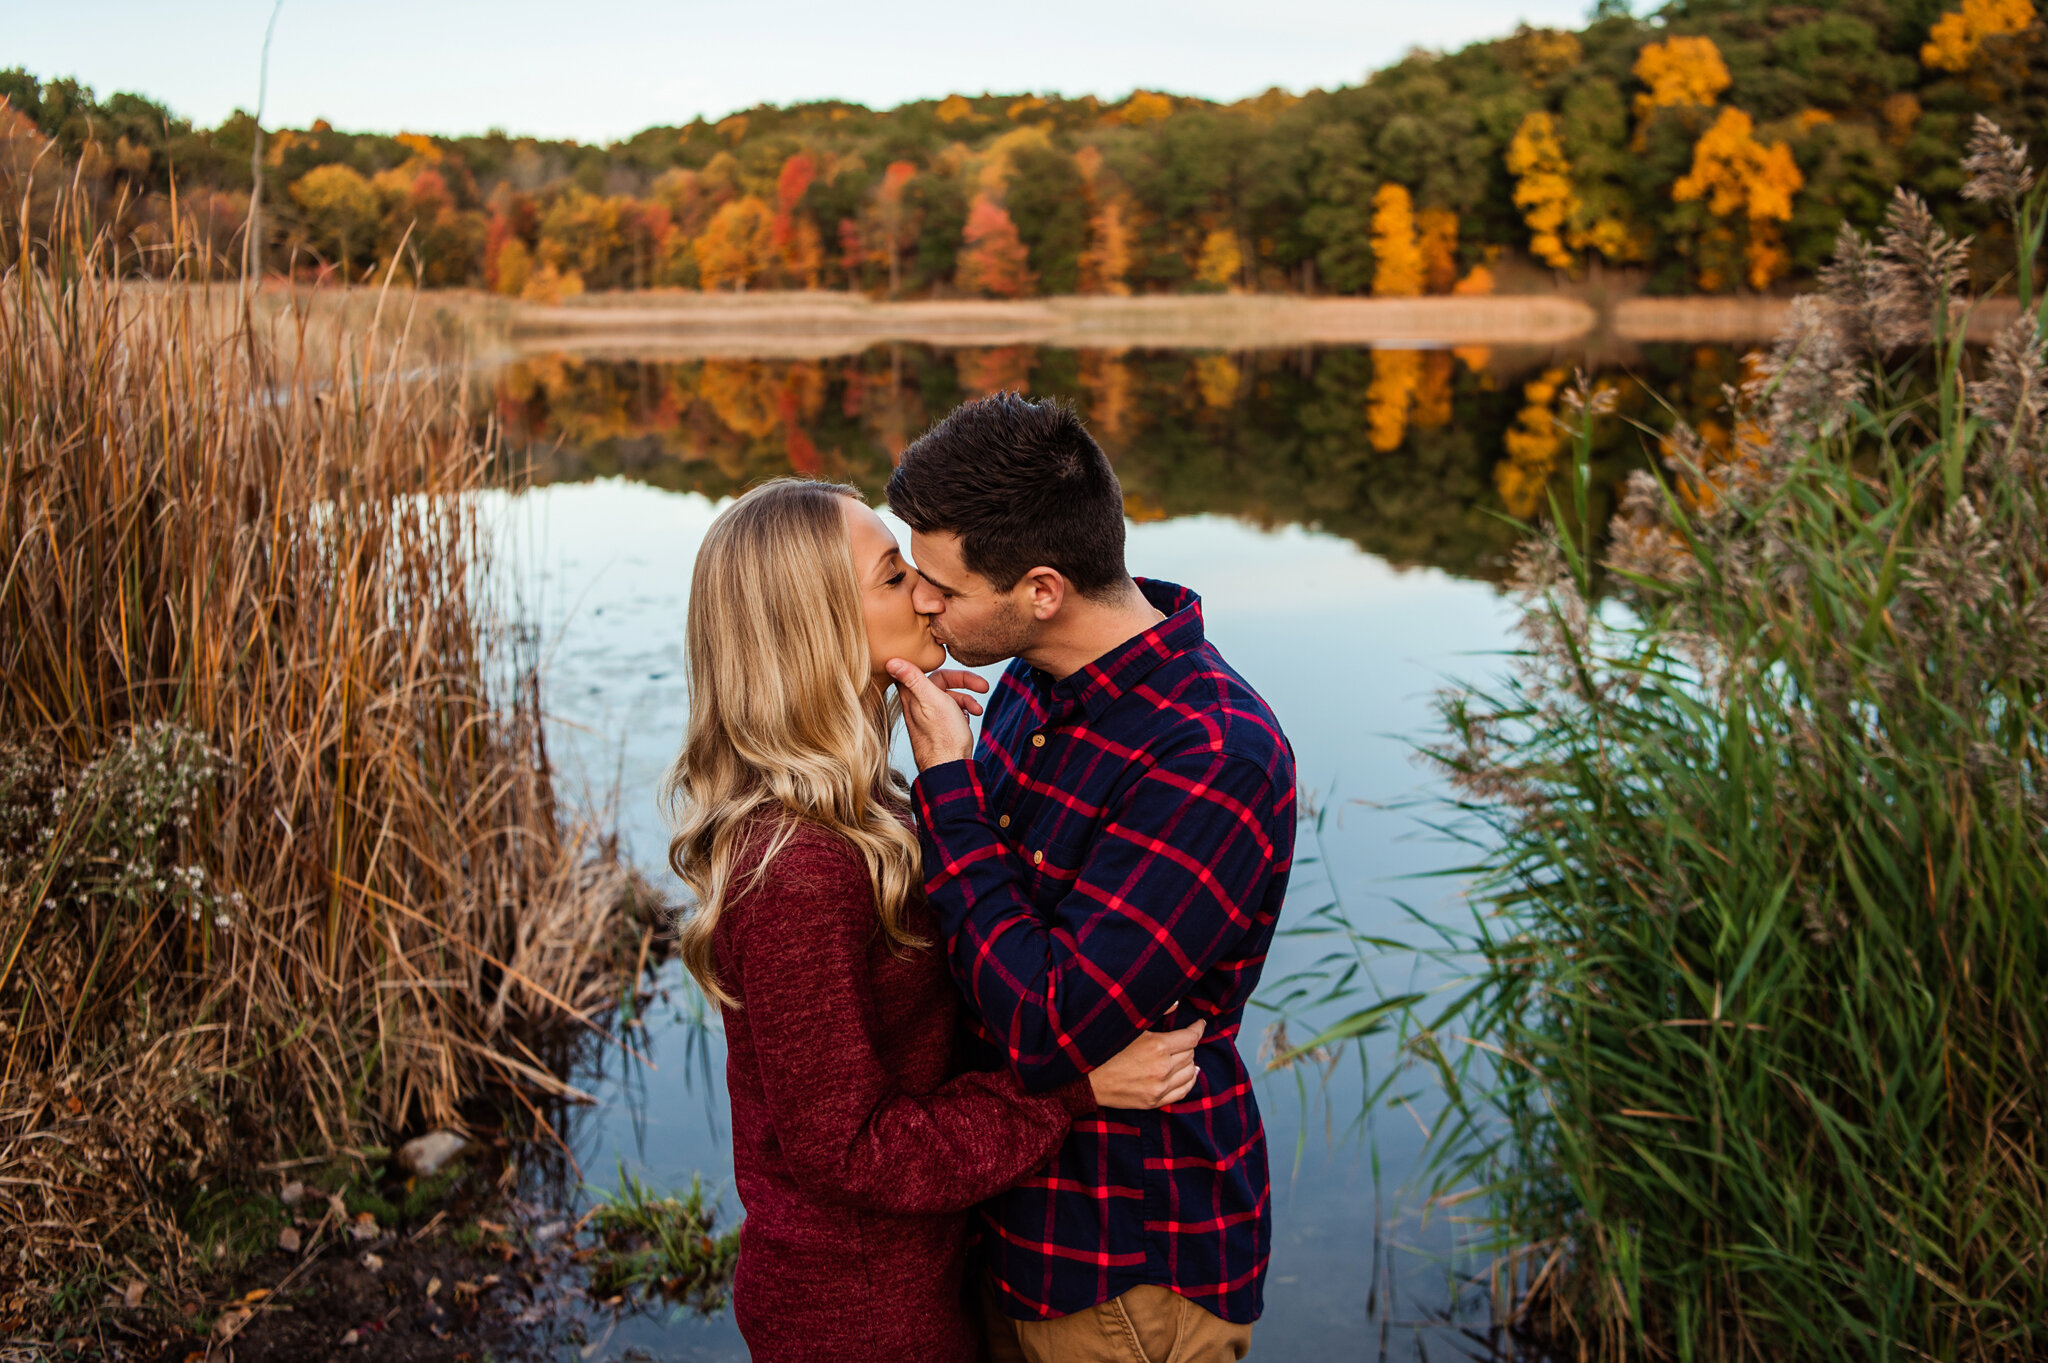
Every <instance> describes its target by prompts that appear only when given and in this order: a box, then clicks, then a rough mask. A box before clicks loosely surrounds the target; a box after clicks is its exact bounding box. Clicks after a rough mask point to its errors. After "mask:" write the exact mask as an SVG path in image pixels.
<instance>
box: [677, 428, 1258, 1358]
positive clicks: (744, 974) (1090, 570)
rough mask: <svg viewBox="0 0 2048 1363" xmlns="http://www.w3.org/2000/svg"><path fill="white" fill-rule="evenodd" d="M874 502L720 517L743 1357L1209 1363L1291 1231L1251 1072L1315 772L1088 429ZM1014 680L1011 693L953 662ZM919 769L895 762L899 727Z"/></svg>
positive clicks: (694, 735)
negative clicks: (1307, 788)
mask: <svg viewBox="0 0 2048 1363" xmlns="http://www.w3.org/2000/svg"><path fill="white" fill-rule="evenodd" d="M888 501H889V506H890V509H891V510H892V511H894V512H895V513H896V515H897V516H899V517H900V518H901V519H902V520H903V521H904V522H905V523H907V524H908V525H909V526H910V528H911V545H910V547H911V551H912V556H913V557H914V559H915V561H916V566H915V567H913V566H912V564H911V562H910V561H909V560H907V559H905V558H904V556H903V554H902V551H901V549H900V547H899V546H898V545H897V543H896V540H895V537H894V536H893V535H892V534H891V533H890V531H889V529H888V527H887V526H886V525H885V524H884V523H883V521H882V519H881V518H880V517H879V516H877V515H876V514H875V513H874V512H873V511H872V510H870V509H869V508H868V506H867V505H866V503H865V502H864V501H863V500H862V499H861V497H860V495H859V494H858V492H856V491H855V490H854V489H852V488H849V487H842V486H838V485H835V484H831V483H823V482H815V481H810V480H805V479H796V478H782V479H777V480H775V481H773V482H769V483H766V484H763V485H762V486H759V487H756V488H754V489H753V490H752V491H750V492H748V493H746V495H744V496H742V497H740V498H739V499H738V500H736V501H735V502H733V504H732V505H731V506H729V507H727V508H726V509H725V510H724V511H723V512H721V513H720V514H719V516H718V518H717V519H716V520H715V521H714V522H713V523H712V526H711V528H710V531H709V532H708V533H707V535H706V536H705V539H704V543H703V547H702V548H701V549H700V550H699V552H698V555H697V562H696V568H695V571H694V574H693V576H692V579H691V586H690V603H689V626H688V642H687V647H688V654H689V679H690V680H689V685H690V698H689V699H690V718H689V730H688V734H687V736H686V737H685V739H684V743H683V748H682V752H681V753H680V754H679V755H678V757H677V759H676V762H675V766H674V769H673V770H672V772H671V773H670V776H669V779H668V787H667V793H668V796H669V800H670V805H671V815H672V818H673V821H674V826H675V829H676V832H675V837H674V840H673V842H672V843H671V845H670V848H669V861H670V864H671V866H672V867H673V868H674V870H675V872H676V874H677V875H679V876H681V877H682V879H683V880H684V881H685V882H686V883H687V884H688V885H689V887H690V889H691V890H692V891H693V892H694V897H695V903H694V905H693V907H691V908H690V909H689V910H688V911H687V912H686V914H685V916H684V917H683V918H682V920H681V923H680V926H679V929H678V934H679V938H680V945H681V951H682V956H683V960H684V962H685V963H686V964H687V965H688V967H689V969H690V971H691V973H692V974H693V975H694V976H695V977H696V979H697V981H698V983H699V984H700V985H701V986H702V987H703V988H704V989H705V991H706V992H707V993H708V994H710V995H711V997H713V998H714V999H716V1000H717V1001H718V1003H719V1005H720V1007H721V1010H722V1012H723V1015H724V1023H725V1033H726V1044H727V1056H726V1082H727V1088H728V1090H729V1092H730V1095H731V1099H732V1130H733V1162H734V1166H735V1170H736V1174H737V1181H738V1185H739V1195H740V1200H741V1202H742V1203H744V1204H745V1207H746V1213H747V1215H746V1220H745V1222H744V1223H743V1225H742V1227H741V1231H740V1255H739V1266H738V1270H737V1273H736V1276H735V1279H734V1284H733V1307H734V1312H735V1315H736V1316H737V1318H738V1322H739V1327H740V1332H741V1334H742V1335H744V1336H745V1338H746V1342H747V1346H748V1348H749V1350H750V1351H751V1353H752V1356H753V1358H754V1360H755V1363H784V1361H785V1360H836V1359H857V1360H862V1361H863V1363H885V1361H888V1363H893V1361H895V1360H902V1361H903V1363H950V1361H952V1360H958V1361H959V1363H971V1361H972V1360H975V1359H980V1358H992V1359H995V1360H1014V1359H1028V1360H1032V1361H1033V1363H1051V1361H1054V1360H1057V1361H1058V1363H1069V1361H1073V1363H1084V1361H1085V1363H1092V1361H1094V1360H1116V1363H1222V1360H1227V1359H1239V1358H1242V1357H1243V1356H1244V1354H1245V1351H1246V1350H1247V1349H1248V1348H1249V1347H1250V1343H1251V1332H1252V1323H1253V1322H1254V1321H1256V1320H1257V1319H1258V1317H1259V1313H1260V1310H1261V1307H1262V1304H1263V1297H1264V1287H1265V1276H1266V1263H1267V1257H1268V1253H1269V1251H1270V1248H1271V1244H1272V1195H1271V1194H1272V1189H1271V1183H1270V1179H1269V1176H1268V1172H1267V1165H1266V1140H1265V1130H1264V1127H1263V1125H1262V1124H1261V1122H1260V1118H1259V1111H1258V1106H1257V1104H1256V1103H1255V1101H1254V1100H1253V1095H1252V1086H1251V1077H1250V1075H1249V1073H1248V1072H1247V1070H1246V1068H1245V1064H1244V1060H1243V1058H1242V1057H1241V1056H1240V1055H1239V1053H1238V1048H1237V1040H1238V1034H1239V1030H1240V1029H1241V1027H1242V1026H1243V1019H1244V1009H1245V1004H1246V1003H1247V1001H1248V1000H1249V999H1250V997H1251V994H1252V991H1253V989H1254V988H1255V987H1256V986H1257V984H1258V980H1259V973H1260V970H1261V968H1262V967H1263V965H1264V963H1265V959H1266V952H1267V949H1268V946H1269V945H1270V943H1271V941H1272V937H1273V931H1274V926H1275V923H1276V922H1277V920H1278V918H1279V915H1280V904H1281V900H1282V898H1283V896H1284V894H1285V892H1286V888H1287V875H1288V869H1289V866H1290V864H1291V861H1292V857H1293V849H1294V824H1295V804H1294V798H1295V795H1294V756H1293V753H1292V750H1291V749H1290V748H1289V746H1288V744H1287V740H1286V738H1285V736H1284V735H1283V734H1282V733H1281V731H1280V726H1279V724H1278V722H1277V721H1276V720H1275V719H1274V717H1273V712H1272V711H1271V710H1270V709H1269V708H1267V706H1266V704H1265V702H1264V701H1263V700H1261V699H1260V698H1259V696H1258V694H1257V693H1256V692H1254V691H1253V690H1252V688H1251V687H1250V686H1248V685H1247V684H1246V683H1245V681H1244V679H1243V678H1241V677H1240V676H1238V674H1237V673H1236V672H1235V671H1234V670H1232V668H1231V667H1230V665H1229V664H1228V663H1226V662H1225V661H1224V660H1223V658H1222V656H1221V655H1220V654H1219V653H1218V652H1217V650H1216V649H1215V647H1214V646H1213V645H1211V644H1210V643H1209V642H1208V641H1207V639H1206V638H1205V637H1204V634H1203V626H1202V606H1201V601H1200V599H1199V598H1198V597H1197V596H1196V595H1195V594H1194V593H1193V592H1192V591H1189V590H1187V589H1186V588H1184V587H1179V586H1175V585H1173V584H1171V583H1166V582H1159V581H1147V580H1144V579H1133V578H1132V577H1131V575H1130V573H1129V571H1128V570H1127V569H1126V568H1125V565H1124V503H1123V492H1122V489H1121V488H1120V487H1119V486H1118V483H1117V478H1116V474H1115V472H1114V471H1113V470H1112V469H1111V467H1110V463H1109V460H1108V458H1107V457H1106V456H1105V455H1104V454H1103V452H1102V449H1101V447H1100V446H1098V445H1097V444H1096V442H1095V440H1094V439H1093V437H1091V436H1090V435H1089V434H1088V431H1087V429H1086V427H1085V426H1084V425H1083V424H1082V422H1081V420H1080V419H1079V417H1077V416H1076V415H1075V414H1074V412H1073V411H1072V410H1071V409H1070V408H1068V407H1066V406H1064V405H1061V404H1059V403H1056V402H1050V401H1047V402H1033V401H1029V400H1027V399H1025V398H1023V397H1020V396H1018V395H1016V394H1013V393H998V394H996V395H994V396H991V397H986V398H982V399H979V400H976V401H973V402H969V403H967V404H965V405H963V406H961V407H959V408H957V409H956V410H955V411H953V412H952V413H951V414H950V415H949V416H947V417H946V418H945V419H944V420H942V421H940V422H939V423H938V424H937V425H936V426H934V427H932V429H931V430H930V431H928V432H927V433H926V434H925V435H923V436H921V437H920V438H919V439H918V440H916V441H915V442H914V443H912V444H911V445H910V446H909V447H908V448H907V449H905V450H904V451H903V454H902V458H901V460H900V462H899V464H898V466H897V468H896V471H895V473H894V474H893V475H892V476H891V478H890V480H889V488H888ZM948 653H951V655H952V657H953V659H954V661H956V662H958V663H960V664H964V665H965V666H967V667H977V666H982V665H984V664H990V663H996V662H1001V661H1003V660H1005V659H1008V660H1009V667H1008V669H1007V670H1006V671H1005V672H1004V673H1003V675H1002V678H1001V680H1000V681H999V682H998V683H997V685H996V688H995V691H994V694H993V695H991V696H989V699H988V701H987V713H986V714H985V715H983V716H982V725H981V737H980V741H979V743H978V744H977V743H976V742H975V740H974V738H973V735H972V731H971V728H970V725H969V721H968V716H969V715H970V714H982V710H983V705H982V702H981V701H980V700H978V699H977V698H976V695H977V694H986V693H987V692H988V691H989V687H988V683H987V682H985V681H983V680H982V679H981V678H980V677H978V676H976V675H975V674H974V673H972V672H968V671H965V670H955V669H943V668H942V664H944V662H945V661H946V655H947V654H948ZM899 716H900V718H901V719H902V721H903V723H904V725H905V727H906V729H907V730H908V734H909V739H910V749H911V753H912V756H913V757H914V758H915V760H916V763H917V768H918V775H917V777H916V779H915V780H914V781H909V782H906V781H905V780H904V778H903V777H902V776H901V775H900V774H898V773H897V772H896V771H895V770H893V769H892V768H891V766H890V760H889V753H890V743H891V737H892V734H893V731H894V726H895V723H896V721H897V719H898V717H899Z"/></svg>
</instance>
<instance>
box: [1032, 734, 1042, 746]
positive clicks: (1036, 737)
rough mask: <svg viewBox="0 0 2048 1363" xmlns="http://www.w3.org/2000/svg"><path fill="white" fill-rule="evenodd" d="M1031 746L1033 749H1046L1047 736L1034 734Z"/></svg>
mask: <svg viewBox="0 0 2048 1363" xmlns="http://www.w3.org/2000/svg"><path fill="white" fill-rule="evenodd" d="M1031 746H1032V747H1034V748H1042V747H1044V746H1045V735H1044V734H1033V735H1031Z"/></svg>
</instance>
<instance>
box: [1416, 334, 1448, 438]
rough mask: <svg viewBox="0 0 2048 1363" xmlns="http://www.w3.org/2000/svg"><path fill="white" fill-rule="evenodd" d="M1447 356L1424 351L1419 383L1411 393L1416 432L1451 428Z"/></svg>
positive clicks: (1433, 351)
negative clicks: (1412, 393)
mask: <svg viewBox="0 0 2048 1363" xmlns="http://www.w3.org/2000/svg"><path fill="white" fill-rule="evenodd" d="M1451 366H1452V358H1451V352H1450V351H1448V350H1427V351H1424V352H1423V354H1422V382H1421V383H1420V384H1419V385H1417V387H1416V389H1415V413H1414V417H1413V420H1414V422H1415V426H1416V429H1418V430H1424V431H1434V430H1436V429H1438V428H1439V427H1443V426H1448V425H1450V424H1451Z"/></svg>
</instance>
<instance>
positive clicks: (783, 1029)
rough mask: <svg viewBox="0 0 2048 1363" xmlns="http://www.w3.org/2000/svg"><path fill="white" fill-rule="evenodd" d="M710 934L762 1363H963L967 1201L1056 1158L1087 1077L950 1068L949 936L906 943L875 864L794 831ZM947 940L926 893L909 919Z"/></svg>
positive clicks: (744, 863)
mask: <svg viewBox="0 0 2048 1363" xmlns="http://www.w3.org/2000/svg"><path fill="white" fill-rule="evenodd" d="M756 825H757V826H756V828H755V829H753V830H752V832H751V836H750V837H749V838H748V839H747V843H748V845H749V847H750V851H749V853H748V854H746V855H743V857H742V858H741V859H740V860H739V861H738V863H737V864H736V866H735V868H734V869H735V875H734V881H735V885H736V891H735V893H734V894H733V896H732V898H731V899H730V900H729V901H728V903H727V905H726V907H725V909H724V911H723V912H722V913H721V914H720V916H719V921H718V927H717V930H716V932H715V933H714V936H713V946H714V952H715V961H716V968H717V971H718V978H719V982H720V983H721V984H722V985H723V986H724V987H725V989H726V991H727V992H728V993H730V994H732V995H733V996H734V997H735V998H737V999H738V1000H739V1001H740V1006H739V1007H738V1008H727V1009H725V1010H724V1012H725V1035H726V1062H725V1064H726V1087H727V1090H728V1091H729V1092H730V1094H731V1096H732V1133H733V1164H734V1168H735V1171H736V1173H737V1175H738V1180H739V1194H740V1201H741V1202H742V1203H744V1204H745V1206H746V1212H747V1216H746V1221H745V1222H744V1223H743V1224H742V1226H741V1228H740V1257H739V1268H738V1272H737V1276H736V1277H735V1280H734V1283H733V1310H734V1314H735V1315H736V1316H737V1317H738V1319H739V1327H740V1333H741V1334H742V1335H744V1336H745V1337H746V1341H747V1347H748V1349H749V1350H750V1351H751V1352H752V1354H753V1358H754V1363H781V1360H799V1359H801V1360H812V1359H839V1358H848V1359H861V1360H864V1363H886V1360H892V1359H901V1360H905V1361H906V1363H910V1361H911V1360H915V1361H916V1363H944V1361H945V1360H954V1359H957V1360H961V1361H962V1363H968V1361H969V1360H972V1359H973V1358H974V1357H975V1356H976V1354H977V1352H978V1344H977V1339H976V1331H975V1330H974V1328H973V1326H972V1325H971V1323H970V1322H969V1319H968V1317H967V1314H966V1310H965V1308H964V1306H963V1297H962V1293H961V1287H962V1284H961V1274H962V1267H963V1260H964V1258H965V1253H966V1243H967V1211H968V1209H969V1208H970V1207H972V1206H973V1205H974V1204H975V1203H977V1202H980V1201H982V1200H983V1199H985V1198H987V1197H989V1196H990V1195H991V1194H993V1193H996V1192H998V1191H1000V1190H1002V1189H1004V1188H1006V1187H1008V1186H1010V1185H1011V1184H1013V1183H1015V1182H1017V1181H1018V1180H1019V1179H1021V1178H1023V1177H1024V1176H1025V1175H1027V1174H1029V1173H1031V1172H1032V1171H1033V1170H1035V1169H1037V1168H1039V1167H1040V1166H1042V1165H1043V1164H1045V1162H1046V1161H1047V1160H1048V1159H1049V1158H1051V1156H1052V1154H1053V1152H1054V1151H1055V1150H1057V1149H1058V1148H1059V1145H1060V1142H1061V1140H1062V1139H1063V1138H1064V1137H1065V1136H1066V1133H1067V1127H1068V1125H1069V1123H1070V1122H1071V1120H1072V1118H1073V1117H1074V1116H1077V1115H1082V1114H1086V1113H1088V1112H1092V1111H1093V1110H1094V1108H1095V1102H1094V1098H1093V1095H1092V1094H1091V1093H1090V1091H1089V1087H1088V1082H1087V1080H1085V1079H1082V1080H1078V1081H1076V1082H1075V1083H1073V1084H1070V1085H1068V1086H1066V1087H1065V1088H1062V1089H1055V1090H1054V1091H1052V1092H1051V1093H1046V1094H1040V1095H1036V1096H1032V1095H1027V1094H1026V1093H1025V1092H1024V1091H1023V1089H1022V1088H1021V1087H1020V1086H1019V1085H1018V1083H1017V1081H1016V1079H1015V1078H1014V1077H1013V1076H1012V1075H1010V1074H1009V1073H1008V1072H1002V1073H992V1074H990V1073H969V1074H955V1072H954V1067H953V1017H954V1011H955V1009H956V1008H957V1007H958V1004H959V995H958V994H957V993H956V992H955V989H954V985H953V981H952V978H951V976H950V974H949V973H948V971H947V969H946V964H945V960H944V958H943V956H942V955H941V954H940V952H939V951H938V949H937V947H936V945H934V946H927V947H924V948H904V947H893V948H892V944H891V943H890V942H889V940H888V939H887V938H886V937H884V936H883V934H882V932H881V930H880V927H879V925H878V923H877V922H876V918H875V908H874V897H873V892H872V890H871V889H870V888H869V880H868V873H867V868H866V866H865V865H864V864H863V863H862V861H861V859H860V856H859V854H858V853H857V852H855V851H854V849H853V848H852V846H851V845H849V844H848V843H847V842H846V841H845V840H844V839H842V838H839V837H837V836H835V835H833V834H831V833H828V832H826V831H824V830H823V829H820V828H816V827H813V826H810V825H799V826H798V830H797V832H796V833H795V835H794V836H793V837H792V839H791V840H790V842H789V843H788V845H787V846H785V847H784V848H783V849H782V850H781V851H780V852H779V853H777V854H776V856H775V858H774V860H773V861H772V862H771V863H770V865H769V868H768V871H767V873H766V875H764V876H763V877H762V878H761V880H760V882H759V883H758V884H753V885H750V884H749V880H750V877H749V876H748V874H747V873H748V871H749V869H750V867H751V865H752V862H751V860H750V859H749V858H750V857H753V856H758V855H759V850H760V849H762V848H764V847H765V846H766V844H767V838H768V836H769V832H770V830H771V825H770V822H769V820H767V819H765V818H758V817H757V820H756ZM907 925H908V927H909V929H910V931H911V932H912V933H913V934H915V935H916V936H918V937H921V938H923V939H924V940H925V941H927V942H930V943H934V944H936V942H937V941H938V923H937V921H936V919H935V918H934V917H933V916H932V914H931V911H930V910H929V909H928V908H926V907H925V905H924V903H923V900H922V897H921V896H920V897H919V899H918V901H917V903H916V904H915V905H914V906H913V908H912V909H911V911H910V913H909V916H908V923H907Z"/></svg>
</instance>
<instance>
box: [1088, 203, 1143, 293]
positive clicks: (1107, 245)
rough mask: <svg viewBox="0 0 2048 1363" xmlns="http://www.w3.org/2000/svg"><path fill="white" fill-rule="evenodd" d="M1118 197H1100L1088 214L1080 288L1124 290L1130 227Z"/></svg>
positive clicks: (1128, 256)
mask: <svg viewBox="0 0 2048 1363" xmlns="http://www.w3.org/2000/svg"><path fill="white" fill-rule="evenodd" d="M1127 219H1128V210H1126V209H1125V207H1124V205H1123V201H1122V200H1120V199H1104V200H1103V201H1102V202H1101V203H1099V204H1097V205H1096V208H1095V211H1094V212H1093V213H1092V214H1090V215H1089V217H1088V249H1087V250H1085V251H1083V252H1082V253H1081V292H1082V293H1108V294H1118V295H1122V294H1127V293H1129V292H1130V291H1131V286H1130V285H1129V284H1126V283H1125V282H1124V276H1125V275H1127V274H1129V273H1130V270H1131V229H1130V224H1129V222H1128V220H1127Z"/></svg>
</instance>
